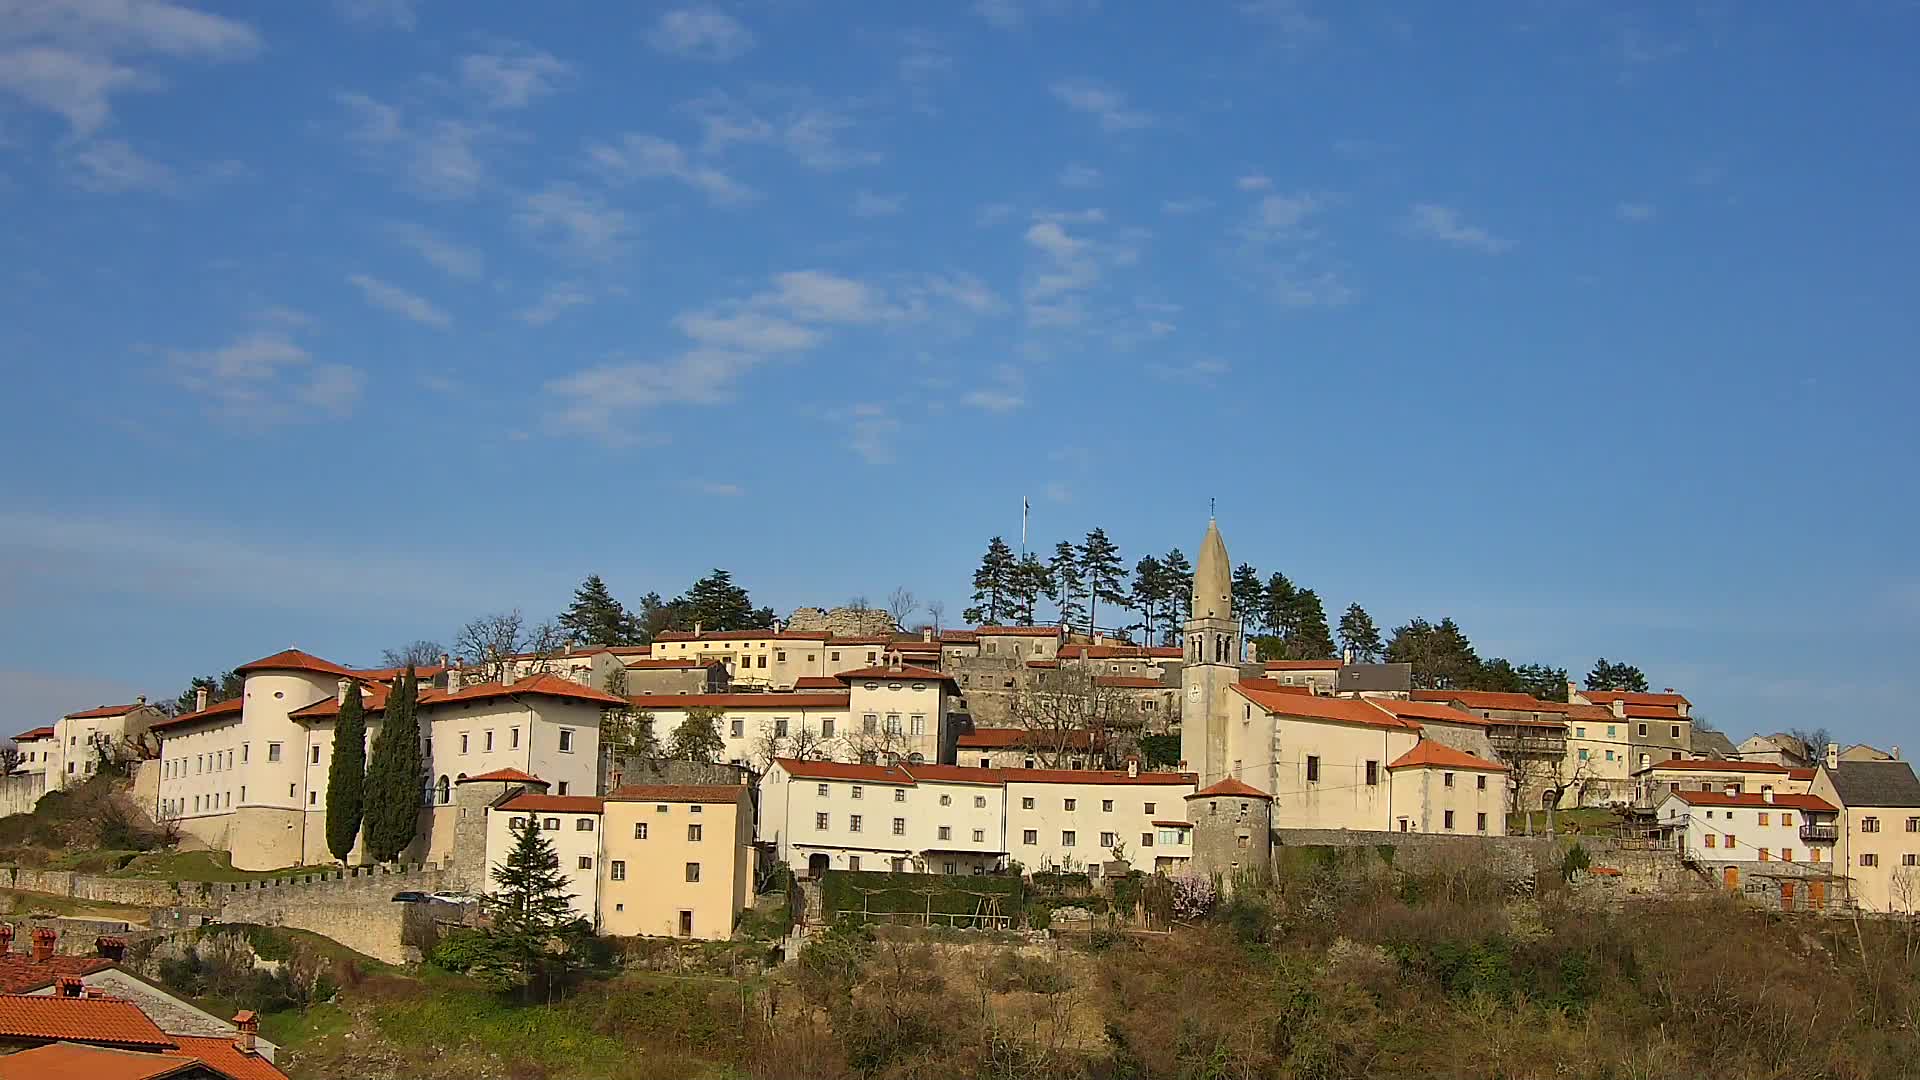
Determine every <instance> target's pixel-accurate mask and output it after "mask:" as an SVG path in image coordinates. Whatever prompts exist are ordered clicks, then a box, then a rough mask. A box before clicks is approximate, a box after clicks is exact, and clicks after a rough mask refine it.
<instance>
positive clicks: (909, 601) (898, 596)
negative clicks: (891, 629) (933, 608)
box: [887, 585, 920, 630]
mask: <svg viewBox="0 0 1920 1080" xmlns="http://www.w3.org/2000/svg"><path fill="white" fill-rule="evenodd" d="M918 610H920V603H919V601H917V600H915V599H914V596H913V590H912V589H909V588H907V587H906V586H905V585H899V586H895V587H894V590H893V591H892V592H890V593H888V594H887V614H889V615H891V616H893V625H895V626H897V627H899V628H900V629H902V630H905V629H906V628H907V619H908V618H910V617H911V616H912V615H913V613H914V612H916V611H918Z"/></svg>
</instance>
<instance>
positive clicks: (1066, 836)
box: [1060, 829, 1076, 847]
mask: <svg viewBox="0 0 1920 1080" xmlns="http://www.w3.org/2000/svg"><path fill="white" fill-rule="evenodd" d="M1075 839H1076V834H1075V833H1074V831H1073V830H1072V829H1066V830H1063V831H1062V832H1061V833H1060V846H1061V847H1072V846H1073V843H1074V840H1075Z"/></svg>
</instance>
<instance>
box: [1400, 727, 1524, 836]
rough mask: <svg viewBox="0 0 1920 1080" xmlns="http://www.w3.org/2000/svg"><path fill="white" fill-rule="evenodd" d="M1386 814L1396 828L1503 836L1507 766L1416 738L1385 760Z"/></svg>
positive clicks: (1424, 831) (1504, 833) (1504, 830)
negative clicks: (1388, 792)
mask: <svg viewBox="0 0 1920 1080" xmlns="http://www.w3.org/2000/svg"><path fill="white" fill-rule="evenodd" d="M1387 771H1388V772H1389V773H1390V774H1391V775H1392V777H1393V787H1392V792H1391V805H1390V806H1389V808H1388V811H1387V814H1388V818H1389V820H1390V821H1391V822H1392V825H1393V828H1394V829H1395V830H1397V831H1399V832H1423V833H1443V834H1458V835H1466V836H1505V835H1506V834H1507V812H1506V808H1507V794H1506V788H1507V775H1506V774H1507V767H1506V766H1505V765H1502V764H1500V763H1499V762H1497V761H1490V760H1488V759H1486V758H1481V757H1476V756H1474V755H1472V754H1469V753H1466V752H1465V751H1462V750H1456V749H1454V748H1453V747H1451V746H1448V745H1447V744H1445V743H1442V742H1436V741H1434V740H1431V739H1422V740H1421V741H1420V742H1419V743H1417V744H1415V745H1414V747H1413V748H1412V749H1411V750H1408V751H1407V752H1406V753H1404V754H1401V755H1400V756H1399V757H1397V758H1395V759H1394V760H1393V761H1392V762H1390V763H1389V764H1388V765H1387Z"/></svg>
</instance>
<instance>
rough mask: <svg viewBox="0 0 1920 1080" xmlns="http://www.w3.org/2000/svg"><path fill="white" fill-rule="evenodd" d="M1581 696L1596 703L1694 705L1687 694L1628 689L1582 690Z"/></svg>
mask: <svg viewBox="0 0 1920 1080" xmlns="http://www.w3.org/2000/svg"><path fill="white" fill-rule="evenodd" d="M1580 696H1581V697H1583V698H1586V699H1587V700H1588V701H1591V702H1593V703H1594V704H1595V705H1610V704H1612V703H1613V702H1615V701H1623V702H1626V703H1627V704H1628V705H1666V706H1668V707H1672V706H1675V705H1692V704H1693V702H1691V701H1688V700H1687V695H1685V694H1640V693H1633V692H1631V691H1626V690H1582V691H1580Z"/></svg>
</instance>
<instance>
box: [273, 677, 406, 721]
mask: <svg viewBox="0 0 1920 1080" xmlns="http://www.w3.org/2000/svg"><path fill="white" fill-rule="evenodd" d="M431 692H433V688H432V687H424V688H422V689H421V691H420V697H421V699H422V700H424V699H425V698H426V696H427V694H429V693H431ZM392 694H393V688H392V687H390V686H388V685H387V684H385V683H376V682H370V683H361V684H360V710H361V711H362V712H364V713H365V714H367V715H368V716H372V715H374V714H376V713H383V712H386V711H387V698H388V697H390V696H392ZM339 715H340V695H339V694H338V693H336V694H334V695H333V696H331V697H323V698H321V699H320V700H319V701H316V702H314V703H313V704H311V705H307V706H304V707H302V708H298V709H295V710H293V711H292V712H290V713H288V714H287V716H288V718H290V719H293V720H331V719H333V718H335V717H337V716H339Z"/></svg>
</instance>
